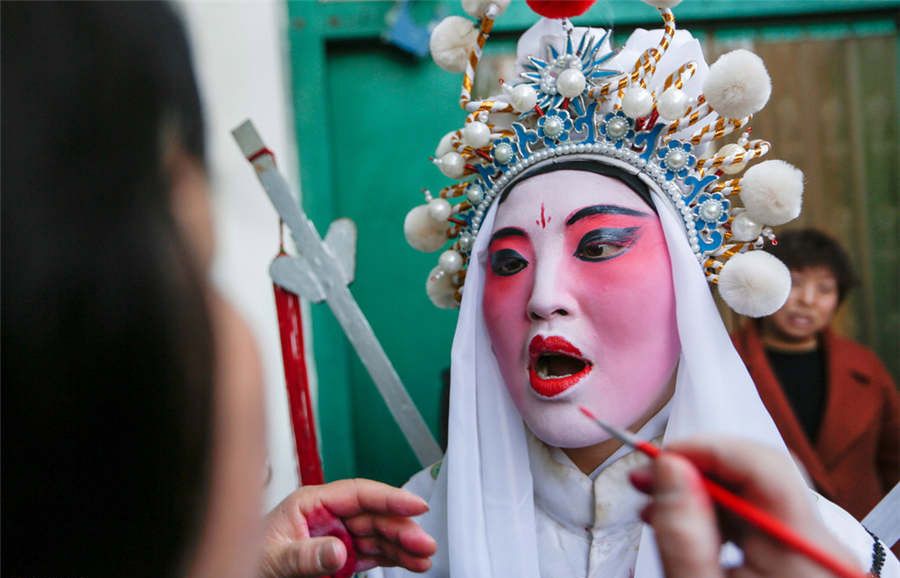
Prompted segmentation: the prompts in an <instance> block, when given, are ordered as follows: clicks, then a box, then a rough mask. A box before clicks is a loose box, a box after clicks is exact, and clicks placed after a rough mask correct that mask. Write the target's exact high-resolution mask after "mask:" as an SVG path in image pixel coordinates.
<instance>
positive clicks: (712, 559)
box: [646, 453, 723, 578]
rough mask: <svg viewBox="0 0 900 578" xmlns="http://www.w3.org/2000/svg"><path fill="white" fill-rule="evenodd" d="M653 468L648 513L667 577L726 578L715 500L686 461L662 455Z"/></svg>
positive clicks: (673, 456) (696, 472) (697, 473)
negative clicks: (651, 493)
mask: <svg viewBox="0 0 900 578" xmlns="http://www.w3.org/2000/svg"><path fill="white" fill-rule="evenodd" d="M653 466H654V470H655V471H654V474H655V475H654V478H655V480H654V492H653V502H652V504H651V506H650V507H649V508H650V509H649V511H648V512H647V513H646V515H647V518H649V520H648V521H649V522H650V524H651V525H652V526H653V530H654V532H655V533H656V542H657V545H658V547H659V554H660V557H661V558H662V563H663V567H664V568H665V575H666V576H667V577H668V578H697V577H701V576H702V577H720V576H723V573H722V570H721V568H720V566H719V550H720V547H721V538H720V537H719V530H718V526H717V524H716V515H715V509H714V507H713V504H712V500H711V499H710V498H709V496H708V495H707V493H706V490H705V489H704V488H703V482H702V480H701V478H700V473H699V472H698V471H697V470H696V469H695V468H694V466H693V465H692V464H691V463H690V462H688V461H687V460H686V459H684V458H682V457H680V456H676V455H672V454H666V453H662V454H660V456H659V457H658V458H657V459H656V461H655V462H654V464H653Z"/></svg>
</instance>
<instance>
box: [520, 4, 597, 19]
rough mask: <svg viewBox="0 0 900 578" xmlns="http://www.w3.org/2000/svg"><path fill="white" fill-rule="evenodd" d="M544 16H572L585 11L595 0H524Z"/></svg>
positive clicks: (579, 14)
mask: <svg viewBox="0 0 900 578" xmlns="http://www.w3.org/2000/svg"><path fill="white" fill-rule="evenodd" d="M525 1H526V2H527V3H528V5H529V6H530V7H531V9H532V10H534V11H535V12H537V13H538V14H540V15H541V16H543V17H544V18H574V17H575V16H581V15H582V14H584V13H585V12H587V10H588V8H590V7H591V5H592V4H593V3H594V2H596V0H525Z"/></svg>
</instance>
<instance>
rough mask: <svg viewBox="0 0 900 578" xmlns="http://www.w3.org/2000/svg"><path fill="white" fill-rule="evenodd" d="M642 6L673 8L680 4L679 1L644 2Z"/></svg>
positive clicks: (646, 0)
mask: <svg viewBox="0 0 900 578" xmlns="http://www.w3.org/2000/svg"><path fill="white" fill-rule="evenodd" d="M644 4H649V5H650V6H653V7H654V8H675V7H676V6H678V5H679V4H681V0H644Z"/></svg>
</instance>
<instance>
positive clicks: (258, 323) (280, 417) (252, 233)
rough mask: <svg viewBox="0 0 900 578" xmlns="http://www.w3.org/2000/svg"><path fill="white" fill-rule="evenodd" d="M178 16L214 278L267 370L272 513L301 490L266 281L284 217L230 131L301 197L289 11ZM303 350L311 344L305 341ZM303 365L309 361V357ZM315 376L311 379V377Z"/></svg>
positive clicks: (206, 10) (196, 8) (213, 7)
mask: <svg viewBox="0 0 900 578" xmlns="http://www.w3.org/2000/svg"><path fill="white" fill-rule="evenodd" d="M180 8H181V10H182V12H183V16H184V18H185V21H186V23H187V27H188V33H189V35H190V36H191V41H192V43H193V49H194V62H195V69H196V72H197V76H198V78H199V82H200V90H201V93H202V97H203V99H204V104H205V106H206V115H207V116H206V119H207V142H208V146H209V149H208V150H209V162H210V177H211V180H212V190H213V205H214V211H215V215H214V216H215V219H216V240H217V244H218V245H217V257H216V260H215V263H214V265H213V278H214V281H215V282H216V283H217V285H218V286H219V287H221V289H222V291H223V292H224V293H225V295H226V296H227V297H228V298H229V299H230V300H231V301H232V303H234V305H235V306H236V307H237V308H238V310H239V311H240V312H241V313H242V314H243V316H244V317H245V319H246V320H247V321H248V322H249V324H250V326H251V328H252V330H253V332H254V334H255V336H256V341H257V343H258V345H259V349H260V353H261V356H262V360H263V366H264V371H265V387H266V405H267V412H268V442H269V454H270V463H271V466H272V479H271V482H270V483H269V487H268V489H267V495H266V503H267V505H268V506H269V507H272V506H274V505H275V504H277V503H278V502H279V501H280V500H281V499H282V498H283V497H284V496H285V495H287V494H288V493H289V492H290V491H291V490H293V489H294V488H295V487H296V485H297V474H296V461H295V460H296V458H295V456H294V449H293V448H294V446H293V437H292V434H291V430H290V417H289V413H288V408H287V399H286V393H285V387H284V373H283V370H282V365H281V346H280V342H279V338H278V326H277V320H276V314H275V305H274V300H273V297H272V283H271V280H270V279H269V275H268V272H267V270H268V266H269V263H270V261H271V260H272V258H273V257H274V256H275V253H276V251H277V249H278V216H277V214H276V212H275V210H274V209H273V208H272V206H271V204H270V203H269V201H268V199H267V198H266V196H265V194H264V193H263V190H262V188H261V187H260V185H259V182H258V181H257V179H256V176H255V174H254V171H253V170H252V168H251V167H250V165H249V164H248V163H247V162H246V161H245V160H244V158H243V157H242V156H241V154H240V152H239V151H238V148H237V145H235V143H234V140H233V139H232V138H231V134H230V131H231V129H233V128H234V127H236V126H237V125H239V124H240V123H241V122H243V121H244V120H245V119H247V118H250V119H252V120H253V122H254V123H255V124H256V128H257V129H258V130H259V132H260V134H261V135H262V137H263V139H264V140H265V142H266V144H267V145H268V147H269V148H270V149H271V150H272V151H273V152H274V153H275V155H276V158H277V161H278V164H279V166H280V168H281V170H282V171H283V172H284V173H285V175H286V176H287V178H288V180H289V181H290V182H291V183H292V184H293V185H294V186H295V188H296V190H299V187H298V186H297V183H298V179H297V174H298V172H297V162H296V158H297V156H296V154H297V149H296V142H295V139H294V130H293V116H292V110H291V108H290V106H289V103H290V98H289V90H290V84H289V83H290V80H289V77H288V75H287V73H286V71H287V70H288V60H287V58H288V50H287V39H286V32H287V24H286V22H287V10H286V6H285V4H284V3H283V2H280V1H266V2H262V1H254V2H250V1H245V2H224V1H223V2H218V1H217V2H208V1H203V2H201V1H198V0H193V1H185V0H182V1H181V4H180ZM307 320H308V315H307ZM306 341H307V343H309V342H311V335H310V334H309V332H308V331H307V333H306ZM307 358H308V359H309V360H310V361H312V356H307ZM310 369H311V373H312V375H311V377H313V378H314V368H310ZM313 382H314V379H313ZM313 385H314V384H313ZM314 393H315V392H314Z"/></svg>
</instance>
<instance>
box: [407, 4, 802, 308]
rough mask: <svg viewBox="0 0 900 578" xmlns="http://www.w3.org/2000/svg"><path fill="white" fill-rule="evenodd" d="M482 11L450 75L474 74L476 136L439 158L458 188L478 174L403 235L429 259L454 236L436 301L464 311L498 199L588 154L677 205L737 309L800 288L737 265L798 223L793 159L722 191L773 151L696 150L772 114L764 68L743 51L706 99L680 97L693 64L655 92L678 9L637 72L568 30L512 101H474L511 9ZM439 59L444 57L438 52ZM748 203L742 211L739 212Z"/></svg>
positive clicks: (465, 102)
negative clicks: (562, 161) (614, 65)
mask: <svg viewBox="0 0 900 578" xmlns="http://www.w3.org/2000/svg"><path fill="white" fill-rule="evenodd" d="M648 3H651V4H652V0H651V1H650V2H648ZM484 10H485V11H484V13H483V14H482V16H481V24H480V26H479V33H478V35H477V37H476V39H475V42H474V44H473V46H472V47H471V49H470V50H469V51H468V58H467V59H466V61H465V63H457V64H454V65H453V66H454V67H458V69H459V70H464V76H463V87H462V91H461V94H460V105H461V106H462V108H463V109H464V110H466V111H468V112H469V114H468V116H467V118H466V122H465V126H464V127H463V128H462V129H460V130H458V131H454V132H452V133H450V134H448V135H447V136H445V137H444V139H442V140H441V144H440V145H439V147H438V150H437V152H436V154H435V158H433V159H432V160H433V162H434V163H435V164H436V165H437V166H438V168H440V170H441V171H442V172H443V173H444V174H445V175H446V176H448V177H450V178H453V179H466V178H469V177H473V178H470V179H469V180H468V181H463V182H458V183H455V184H453V185H450V186H449V187H446V188H445V189H444V190H442V191H441V193H440V195H439V197H438V198H434V199H433V198H432V197H431V194H430V193H428V192H426V200H427V201H428V203H429V205H428V211H423V210H421V209H422V208H421V207H419V208H416V209H414V210H413V211H412V212H411V213H410V215H408V216H407V220H406V223H405V225H404V228H405V231H406V234H407V239H408V240H409V241H410V243H411V244H412V245H413V246H414V247H416V248H418V249H420V250H425V251H432V250H437V249H440V248H441V246H442V245H443V244H440V245H439V241H440V239H441V238H444V237H442V235H444V236H446V237H447V238H451V239H456V240H455V242H454V243H453V244H452V245H451V247H450V249H448V250H446V251H444V252H443V253H442V254H441V257H440V259H439V263H438V266H437V267H436V268H435V269H434V270H432V272H431V273H430V275H429V281H428V284H427V286H426V289H427V290H428V294H429V297H431V298H432V300H433V301H434V302H435V304H436V305H438V306H441V307H453V306H456V305H457V304H458V302H459V300H460V298H461V288H462V285H463V283H464V280H465V266H466V265H467V263H468V256H469V253H470V251H471V249H472V246H473V244H474V240H475V237H476V236H477V234H478V232H479V230H480V228H481V225H482V222H483V220H484V217H485V214H486V213H487V211H488V209H489V208H490V206H491V204H492V203H493V202H494V201H495V200H496V198H497V197H498V196H499V195H500V194H501V193H502V192H503V191H504V190H505V189H506V188H507V187H509V186H511V184H513V183H514V182H515V181H516V180H517V179H519V178H521V175H523V174H524V173H526V172H528V171H529V169H532V167H536V166H537V165H540V164H542V163H544V162H552V160H553V159H559V158H561V157H570V156H572V155H581V156H585V157H588V158H591V159H595V160H596V161H597V162H601V163H604V162H605V163H608V164H616V165H619V166H620V167H623V168H625V169H626V170H628V171H629V172H632V173H634V174H637V175H640V176H642V178H644V179H645V180H649V181H651V182H652V183H653V184H654V185H655V186H656V187H657V188H658V189H659V190H660V191H662V192H663V193H665V194H666V195H667V196H668V198H669V199H670V200H671V202H672V205H673V206H674V208H675V209H676V210H677V211H678V213H679V214H680V215H681V219H682V221H683V224H684V229H685V234H686V236H687V240H688V242H689V244H690V247H691V249H692V251H693V252H694V255H695V256H696V257H697V260H698V262H699V263H700V264H701V266H702V267H703V269H704V272H705V274H706V276H707V279H708V280H709V281H710V282H712V283H718V284H719V288H720V293H721V294H722V295H723V297H724V298H725V300H726V302H728V303H729V305H731V306H732V308H734V309H735V310H736V311H738V312H740V313H744V314H748V315H754V316H758V315H761V314H763V315H764V314H768V313H770V312H771V311H774V310H775V309H777V308H778V307H780V305H781V303H783V301H784V298H786V297H787V291H789V287H790V283H789V274H788V272H787V270H786V268H785V267H784V266H783V265H782V264H781V263H780V262H778V261H777V260H775V259H774V258H772V261H771V262H770V261H767V259H766V258H759V257H754V259H752V260H748V259H742V258H740V257H741V256H742V255H744V254H745V253H747V252H748V251H750V250H753V249H759V248H761V247H762V246H763V245H764V244H765V240H766V239H767V238H768V239H774V235H773V233H772V229H771V228H770V225H780V224H783V223H784V222H787V221H788V220H790V219H792V218H794V217H796V216H797V214H799V205H800V197H801V194H802V173H800V171H798V170H797V169H794V168H793V167H791V166H790V165H788V164H787V163H784V162H783V161H767V162H765V163H761V164H760V165H757V166H755V167H752V168H751V169H749V170H748V171H747V172H746V174H745V176H744V177H743V178H731V179H729V180H726V181H720V177H721V176H723V175H733V174H736V173H738V172H740V171H742V170H743V169H744V167H745V166H746V164H747V162H748V161H750V160H753V159H757V158H759V157H761V156H763V155H765V154H766V153H767V152H768V151H769V149H770V148H771V147H770V144H769V143H768V142H766V141H763V140H752V141H751V140H750V139H749V132H750V131H749V129H748V130H747V131H746V132H745V133H744V135H743V136H742V137H741V138H740V139H739V140H738V142H737V143H736V144H735V143H732V144H726V145H725V146H723V147H722V148H721V149H719V151H718V152H716V153H715V154H713V155H711V156H710V157H708V158H702V157H701V158H698V156H697V154H696V153H697V147H698V146H703V145H705V144H706V143H709V142H711V141H714V140H717V139H720V138H722V137H724V136H726V135H728V134H730V133H732V132H734V131H737V130H740V129H742V128H744V127H745V126H746V125H747V123H748V122H749V121H750V119H751V117H752V114H754V113H755V112H757V111H758V110H760V109H761V108H762V107H763V106H764V105H765V102H766V100H767V99H768V95H769V92H770V90H771V88H770V84H769V78H768V74H767V73H766V71H765V67H764V66H763V64H762V61H761V60H760V59H759V58H758V57H757V56H755V55H753V54H752V53H749V52H747V51H744V50H738V51H734V52H731V53H729V54H726V55H724V56H723V57H722V58H720V60H719V61H717V62H716V63H715V64H714V65H713V66H712V68H711V69H710V73H709V76H708V77H707V78H706V80H705V82H704V86H703V89H704V90H703V93H702V94H699V95H698V96H696V97H695V98H691V97H689V96H688V95H687V94H686V93H685V92H684V90H683V88H684V87H685V83H686V82H688V81H690V80H691V78H692V77H693V76H694V75H695V73H696V72H697V70H698V66H697V63H696V62H693V61H688V62H684V63H682V64H681V65H680V66H678V67H677V69H676V70H674V71H673V72H672V73H671V74H669V75H668V76H667V77H666V78H665V80H664V82H662V83H659V84H658V85H657V86H656V89H655V90H653V89H651V88H648V86H652V85H653V81H654V79H653V76H654V74H655V73H656V71H657V66H658V64H659V63H660V61H661V59H662V57H663V55H664V54H665V53H666V51H667V50H668V49H669V47H670V46H671V44H672V39H673V38H674V35H675V19H674V16H673V14H672V11H671V10H670V9H668V8H666V7H663V8H659V11H660V14H661V16H662V18H663V21H664V24H665V27H664V30H663V32H662V35H661V36H660V39H659V40H658V41H657V42H655V43H653V45H651V46H648V47H647V48H646V49H645V50H644V51H643V52H642V53H641V54H640V55H639V57H638V58H637V59H636V61H635V63H634V65H633V68H632V70H631V71H630V72H628V73H627V74H625V73H623V72H619V71H616V70H610V69H607V68H604V65H608V64H609V62H610V60H611V59H612V57H614V56H616V53H614V52H612V51H611V50H606V51H604V50H603V47H604V46H605V40H606V38H607V35H608V32H607V33H605V34H604V35H603V36H602V37H601V38H599V39H597V38H595V37H594V36H593V35H591V34H590V32H589V31H585V32H582V35H581V39H580V42H578V43H577V47H576V44H575V42H573V33H574V32H575V29H574V28H573V27H572V26H571V25H570V24H569V25H568V26H565V25H564V26H563V27H562V29H563V30H564V31H565V39H564V42H565V48H564V49H562V50H557V48H556V47H555V46H553V45H552V44H550V45H548V46H547V55H546V58H545V59H541V58H538V57H536V56H530V57H529V58H528V62H527V63H526V64H525V70H524V71H523V72H522V74H521V77H522V79H523V81H522V82H519V83H518V84H516V85H515V86H513V87H510V86H508V85H504V86H502V88H503V90H504V92H505V94H503V95H500V96H498V97H496V98H493V99H490V100H484V101H474V100H472V99H471V86H472V83H473V78H474V71H475V68H476V67H477V64H478V60H479V58H480V56H481V52H482V49H483V47H484V43H485V41H486V39H487V36H488V34H489V32H490V30H491V29H492V27H493V19H494V17H495V16H496V15H497V14H498V13H499V12H501V11H502V9H497V7H496V6H495V5H494V4H490V3H488V4H486V5H485V8H484ZM451 18H454V19H457V21H456V22H453V24H454V25H459V24H460V23H459V22H458V21H459V20H462V21H463V25H465V24H464V23H465V20H464V19H462V18H460V17H451ZM566 23H567V21H566ZM439 28H440V27H439ZM444 28H445V29H446V28H447V27H444ZM435 32H436V33H438V32H441V31H440V30H438V29H436V31H435ZM456 32H457V33H459V30H457V31H456ZM465 34H466V33H465V31H463V34H462V36H464V35H465ZM439 36H440V35H439ZM445 40H446V39H444V38H441V37H438V38H434V37H433V38H432V52H433V53H435V51H436V50H439V49H440V47H441V46H448V45H449V44H448V42H445ZM436 46H438V48H435V47H436ZM456 48H457V49H458V48H459V47H458V46H456ZM435 60H436V61H438V62H442V61H443V62H446V61H447V58H446V57H444V58H440V59H439V58H438V55H437V54H435ZM723 63H724V64H723ZM454 69H456V68H454ZM720 110H727V111H728V112H729V113H730V116H725V115H722V114H720V113H719V111H720ZM510 113H518V115H519V116H518V118H517V119H516V120H515V121H514V122H511V123H510V122H509V121H508V120H505V119H504V118H503V117H509V116H511V114H510ZM732 116H735V117H739V118H732ZM676 136H677V137H678V138H676ZM760 169H761V170H760ZM737 196H740V197H741V199H742V201H743V203H744V207H735V206H734V200H735V197H737ZM456 198H464V199H465V200H463V201H462V202H461V203H458V204H457V205H455V206H452V205H450V203H449V199H456ZM426 214H427V215H429V216H430V217H431V218H432V220H431V221H428V220H427V219H425V218H424V217H423V215H426ZM426 241H428V242H426ZM751 261H752V262H753V265H752V267H751V265H750V262H751ZM726 265H728V266H726ZM748 267H750V268H749V269H748ZM760 277H762V278H763V281H762V282H760ZM785 278H787V282H785V281H784V279H785ZM760 286H762V287H770V288H772V289H771V290H770V293H771V294H770V295H762V297H761V298H757V296H753V297H752V299H749V298H747V295H752V293H753V291H755V290H757V289H758V288H759V287H760ZM756 292H757V293H759V291H756ZM748 301H749V302H748ZM776 302H777V303H776ZM770 309H771V311H770Z"/></svg>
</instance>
